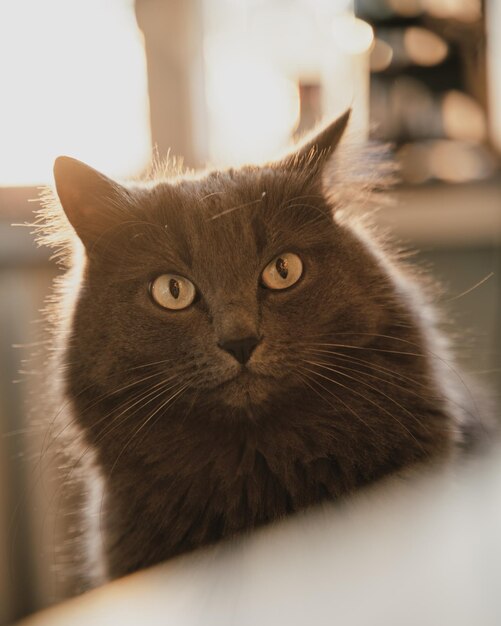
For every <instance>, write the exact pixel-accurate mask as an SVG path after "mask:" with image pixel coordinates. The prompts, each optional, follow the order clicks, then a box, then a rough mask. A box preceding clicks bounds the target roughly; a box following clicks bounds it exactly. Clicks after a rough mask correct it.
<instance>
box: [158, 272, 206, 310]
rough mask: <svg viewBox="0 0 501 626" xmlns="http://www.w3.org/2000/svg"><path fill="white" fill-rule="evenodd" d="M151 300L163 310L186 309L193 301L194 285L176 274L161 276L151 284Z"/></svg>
mask: <svg viewBox="0 0 501 626" xmlns="http://www.w3.org/2000/svg"><path fill="white" fill-rule="evenodd" d="M151 295H152V298H153V300H155V302H156V303H157V304H159V305H160V306H162V307H164V309H172V310H179V309H186V307H189V306H190V304H191V303H192V302H193V300H194V299H195V295H196V289H195V285H194V284H193V283H192V282H191V280H188V279H187V278H184V276H177V275H176V274H162V275H161V276H159V277H158V278H155V280H154V281H153V282H152V283H151Z"/></svg>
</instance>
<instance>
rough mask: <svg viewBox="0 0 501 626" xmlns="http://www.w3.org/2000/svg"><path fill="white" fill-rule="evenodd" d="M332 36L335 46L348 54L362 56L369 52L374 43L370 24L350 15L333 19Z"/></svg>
mask: <svg viewBox="0 0 501 626" xmlns="http://www.w3.org/2000/svg"><path fill="white" fill-rule="evenodd" d="M332 36H333V40H334V43H335V44H336V46H337V47H338V48H339V49H340V50H342V51H343V52H346V53H348V54H363V53H364V52H367V51H368V50H370V48H371V46H372V43H373V41H374V32H373V30H372V27H371V26H370V24H368V23H367V22H364V20H361V19H358V18H357V17H353V16H352V15H340V16H339V17H336V18H335V19H334V21H333V24H332Z"/></svg>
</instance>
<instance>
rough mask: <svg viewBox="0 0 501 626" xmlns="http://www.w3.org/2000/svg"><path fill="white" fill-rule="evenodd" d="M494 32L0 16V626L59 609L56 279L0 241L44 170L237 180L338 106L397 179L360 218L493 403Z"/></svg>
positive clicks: (194, 4)
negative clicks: (383, 151) (233, 167)
mask: <svg viewBox="0 0 501 626" xmlns="http://www.w3.org/2000/svg"><path fill="white" fill-rule="evenodd" d="M500 32H501V2H498V1H497V0H490V1H488V0H485V1H484V2H482V1H481V0H357V1H353V0H287V1H286V0H266V1H265V0H136V1H135V2H134V1H133V0H107V2H102V1H101V0H15V1H13V0H10V1H9V0H0V89H1V97H0V624H3V623H8V622H10V621H12V620H14V619H17V618H19V617H21V616H23V615H26V614H28V613H30V612H32V611H34V610H36V609H38V608H41V607H43V606H47V605H49V604H51V603H53V602H54V601H56V600H58V599H60V598H61V597H63V596H64V595H66V594H68V593H70V591H71V590H70V589H69V588H68V587H67V585H66V586H65V583H64V581H62V580H60V577H59V576H58V566H59V565H60V563H59V562H58V553H57V549H56V537H57V533H58V531H57V528H58V526H60V525H64V524H65V523H66V522H65V513H64V510H63V508H64V507H61V505H60V497H61V493H60V489H58V469H57V461H55V458H54V454H53V452H52V450H51V449H50V448H49V449H47V448H46V446H47V442H46V441H45V440H44V424H45V425H46V424H47V423H48V422H49V421H50V420H51V419H52V418H53V417H54V416H52V415H44V414H40V401H39V398H40V394H41V391H43V389H44V387H45V386H46V385H47V381H48V380H49V379H50V372H49V371H47V370H44V369H43V362H44V358H45V357H44V344H43V339H44V335H43V323H41V322H40V321H39V320H40V318H41V314H40V310H41V309H42V308H43V306H44V300H45V298H46V297H47V295H48V293H49V290H50V284H51V281H52V279H53V278H54V276H56V275H57V271H58V270H57V267H56V266H55V264H54V262H52V261H51V260H50V258H49V256H50V255H49V253H48V251H47V250H43V249H38V248H37V247H36V246H35V245H34V242H33V237H32V235H31V234H30V230H31V229H30V228H29V227H16V228H13V227H12V226H11V225H12V224H13V223H16V224H23V223H25V222H28V223H29V222H31V221H32V220H33V214H32V211H33V209H34V208H36V206H37V205H36V203H33V202H30V200H33V199H35V198H37V196H38V193H39V187H40V186H43V185H45V184H50V183H51V181H52V174H51V168H52V163H53V160H54V158H55V157H56V156H57V155H59V154H68V155H71V156H74V157H76V158H79V159H81V160H84V161H86V162H88V163H89V164H91V165H92V166H94V167H96V168H98V169H100V170H102V171H103V172H105V173H106V174H107V175H109V176H112V177H113V176H114V177H119V178H126V177H128V176H135V175H139V174H140V173H141V172H142V171H144V170H145V169H147V167H148V165H149V164H150V162H151V159H152V155H153V154H157V155H158V156H160V157H165V156H166V155H167V154H168V153H169V152H170V154H172V155H178V156H182V157H183V158H184V162H185V164H186V165H187V166H189V167H195V168H198V167H203V166H204V165H205V164H207V163H210V164H212V165H223V166H224V165H226V164H230V163H232V164H235V163H243V162H247V161H256V162H257V161H259V160H261V159H265V158H269V157H270V156H271V155H273V153H275V152H279V151H282V150H283V149H284V147H285V146H287V145H288V144H289V143H290V142H291V140H293V139H294V138H296V137H298V136H300V135H301V134H303V133H304V132H307V131H308V130H309V129H311V128H312V127H313V126H314V125H315V124H316V123H317V122H318V121H320V120H322V119H323V118H329V117H333V116H335V115H337V114H339V113H341V112H343V111H344V110H345V109H346V108H347V107H348V106H352V107H353V121H352V124H351V128H350V133H351V135H352V140H353V141H364V140H368V141H383V142H391V143H392V144H393V146H394V148H395V153H396V159H397V160H398V163H399V165H400V169H401V182H400V183H399V185H397V187H396V188H395V189H394V190H393V191H392V193H391V196H392V199H393V203H392V204H391V205H390V206H387V207H384V208H382V209H381V210H380V211H379V213H378V214H377V220H379V222H380V223H381V224H382V225H383V226H384V227H388V229H389V230H390V231H391V232H392V233H393V234H394V236H395V237H396V238H397V239H398V240H399V241H401V242H403V243H404V244H405V245H406V246H409V247H410V248H412V249H414V250H417V251H418V252H417V254H416V261H417V262H418V263H420V264H421V265H424V266H425V267H427V268H429V269H430V270H431V272H432V273H433V274H434V275H435V276H436V277H437V278H438V279H439V280H440V281H441V282H442V284H443V286H444V290H443V294H442V295H440V296H437V298H438V301H437V304H438V306H439V307H440V308H441V309H442V310H443V311H444V317H445V319H446V322H447V326H448V328H449V331H450V332H451V334H452V335H453V337H454V339H455V342H456V345H457V349H458V350H457V352H458V358H459V360H460V361H461V363H462V365H463V367H464V369H465V370H466V371H467V372H470V373H472V374H473V375H475V376H476V377H477V378H478V379H480V380H481V381H483V382H484V383H485V385H487V386H488V387H490V389H491V390H492V392H493V395H494V396H495V397H497V392H498V389H499V388H500V386H501V384H500V383H501V330H500V323H499V322H500V313H501V296H500V293H501V287H500V276H501V175H500V153H501V37H500V36H499V33H500ZM45 430H46V428H45ZM42 477H43V478H42Z"/></svg>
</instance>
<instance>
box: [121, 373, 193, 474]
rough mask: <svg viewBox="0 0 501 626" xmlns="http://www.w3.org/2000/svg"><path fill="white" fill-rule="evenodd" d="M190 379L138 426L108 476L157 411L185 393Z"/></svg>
mask: <svg viewBox="0 0 501 626" xmlns="http://www.w3.org/2000/svg"><path fill="white" fill-rule="evenodd" d="M191 380H192V379H190V381H188V382H187V383H186V384H184V385H182V386H181V387H180V388H179V389H178V390H177V391H176V392H174V393H173V394H172V395H170V396H169V398H168V399H167V400H165V401H164V402H162V404H161V405H160V406H159V407H158V408H157V409H155V410H154V411H153V413H151V414H150V415H149V416H148V418H147V419H145V420H144V421H143V423H142V424H141V425H140V426H139V428H138V429H137V430H135V431H134V432H133V433H132V435H131V437H130V438H129V439H128V440H127V442H126V444H125V446H124V447H123V448H122V450H121V452H120V454H119V455H118V456H117V458H116V459H115V462H114V463H113V465H112V467H111V470H110V473H109V476H110V477H111V475H112V474H113V471H114V469H115V467H116V466H117V463H118V461H119V460H120V458H121V456H122V455H123V453H124V452H125V450H126V449H127V447H128V446H129V444H130V443H131V441H132V440H133V439H134V438H135V437H136V436H137V435H138V433H139V432H140V431H141V430H142V429H143V428H144V427H145V426H146V424H148V423H149V422H150V421H151V419H152V418H153V417H154V416H155V415H157V414H158V412H159V411H161V410H162V409H164V408H166V407H167V406H168V405H169V404H171V403H172V401H173V400H174V399H175V398H177V397H178V396H179V394H181V393H182V392H183V391H185V390H186V389H188V387H189V385H190V382H191ZM164 391H165V390H164Z"/></svg>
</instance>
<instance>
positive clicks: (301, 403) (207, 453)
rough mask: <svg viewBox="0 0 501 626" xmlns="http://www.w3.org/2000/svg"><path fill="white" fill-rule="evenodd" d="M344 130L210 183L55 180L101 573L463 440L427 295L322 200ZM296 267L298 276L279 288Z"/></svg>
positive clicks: (124, 568) (277, 513) (457, 385)
mask: <svg viewBox="0 0 501 626" xmlns="http://www.w3.org/2000/svg"><path fill="white" fill-rule="evenodd" d="M346 122H347V116H345V117H344V118H340V120H338V121H337V122H336V123H334V124H333V125H331V126H330V127H329V128H327V130H326V131H324V132H323V133H322V134H321V135H319V136H317V137H316V138H315V139H313V140H312V141H311V142H310V144H308V145H306V146H305V147H303V148H301V149H300V151H298V152H297V153H296V154H294V155H293V156H291V157H289V158H287V159H285V160H283V161H281V162H278V163H274V164H270V165H267V166H265V167H262V168H258V167H249V168H243V169H240V170H235V171H233V170H230V171H226V172H212V173H209V174H207V175H206V176H201V177H198V178H189V177H187V178H184V179H183V178H181V179H176V180H174V179H173V180H172V181H164V182H157V183H154V184H147V185H139V184H137V185H131V186H129V187H127V188H124V187H121V186H118V185H115V184H114V183H112V182H111V181H109V180H108V179H106V178H105V177H102V176H101V175H99V174H98V173H97V172H95V171H94V170H91V169H90V168H87V167H86V166H83V165H82V164H79V163H78V162H75V161H73V160H69V159H66V158H64V159H62V160H61V161H59V163H58V165H57V166H56V183H57V189H58V193H59V196H60V199H61V203H62V205H63V207H64V209H65V212H66V214H67V216H68V218H69V221H70V222H71V224H72V225H73V227H74V228H75V230H76V232H77V233H78V234H79V236H80V238H81V240H82V241H83V243H84V246H85V249H86V255H85V259H84V264H83V269H82V275H81V276H80V277H79V278H78V281H79V284H78V286H77V288H76V291H75V288H74V287H72V288H71V290H72V292H73V295H72V296H71V298H72V300H73V304H72V305H71V316H70V320H69V324H70V325H69V327H68V332H69V337H68V338H67V339H68V341H67V344H66V343H65V346H64V349H63V350H62V360H63V365H64V381H63V382H64V392H65V394H66V395H67V397H68V398H69V399H70V400H71V405H72V411H73V421H74V424H76V428H77V432H78V433H79V435H78V436H79V439H80V441H81V443H80V444H79V445H80V446H84V449H86V448H87V447H88V448H89V449H90V451H91V452H92V455H93V458H94V459H95V471H96V472H97V473H98V474H99V476H100V480H101V481H102V485H103V490H104V491H103V502H102V506H100V510H99V517H100V520H99V527H100V531H101V533H102V536H103V538H104V546H103V548H104V562H105V571H106V576H107V577H110V578H114V577H117V576H120V575H123V574H126V573H128V572H132V571H134V570H137V569H139V568H142V567H145V566H148V565H151V564H154V563H157V562H159V561H162V560H165V559H167V558H169V557H172V556H174V555H177V554H180V553H182V552H186V551H189V550H192V549H194V548H196V547H199V546H202V545H206V544H209V543H213V542H215V541H218V540H220V539H222V538H225V537H229V536H232V535H234V534H235V533H239V532H241V531H244V530H247V529H250V528H253V527H255V526H258V525H261V524H264V523H268V522H271V521H273V520H277V519H280V518H281V517H283V516H285V515H288V514H290V513H292V512H294V511H298V510H301V509H304V508H306V507H309V506H311V505H314V504H317V503H320V502H322V501H324V500H326V499H329V500H330V499H335V498H337V497H339V496H342V495H344V494H347V493H350V492H352V491H354V490H356V489H357V488H358V487H360V486H362V485H365V484H367V483H370V482H373V481H375V480H377V479H379V478H381V477H383V476H385V475H388V474H390V473H393V472H396V471H399V470H403V469H406V468H409V467H413V466H415V465H416V464H419V463H421V462H428V461H433V460H437V461H439V460H440V459H444V458H446V457H447V456H448V455H449V454H450V452H451V451H452V450H453V449H454V447H455V445H456V444H457V443H458V442H459V441H460V439H461V430H462V428H463V424H464V422H465V420H466V419H467V414H468V410H467V408H466V405H467V404H468V400H467V398H466V397H463V392H462V391H461V381H460V380H457V378H456V374H455V373H454V371H453V367H451V366H450V364H449V355H448V354H447V352H446V350H445V348H444V346H443V344H444V342H443V340H442V338H441V336H440V335H439V334H438V332H437V331H436V329H435V327H434V322H433V320H432V319H431V318H430V317H429V315H430V309H429V307H428V305H427V304H426V303H425V299H424V296H423V295H422V294H421V291H420V289H419V287H418V285H417V284H416V280H415V279H414V278H413V277H412V276H411V275H410V273H408V269H406V268H405V267H404V266H403V265H399V263H398V262H397V261H395V260H392V259H390V257H389V256H388V254H387V253H386V252H384V251H383V249H382V248H381V247H380V246H379V245H378V244H377V242H376V241H375V240H374V239H373V238H372V236H371V235H370V234H369V233H368V231H366V230H364V229H363V228H362V226H360V224H358V223H356V222H353V223H350V221H349V220H348V221H343V220H341V219H338V218H337V217H336V216H335V213H334V217H333V209H335V208H336V207H335V206H332V203H330V202H329V201H328V200H327V199H326V198H325V194H324V193H323V191H322V181H321V179H322V171H323V167H324V163H325V162H326V161H327V158H328V156H329V154H330V152H331V150H332V149H333V148H334V147H335V145H336V144H337V142H338V140H339V138H340V136H341V134H342V132H343V130H344V127H345V125H346ZM287 255H289V256H287ZM283 258H286V260H287V259H289V262H290V263H292V262H297V258H299V259H300V263H301V264H300V266H298V267H300V269H301V273H300V276H299V278H297V280H296V282H294V284H292V285H291V286H288V287H287V288H284V289H282V288H280V287H278V288H269V286H267V285H266V284H265V283H266V281H267V275H266V273H265V272H266V271H268V270H267V268H269V267H271V271H272V274H273V276H272V278H273V280H278V281H280V276H282V275H280V276H279V275H278V274H277V271H279V272H280V268H282V269H283ZM277 259H278V260H277ZM275 261H276V262H275ZM279 262H280V263H282V265H279ZM273 263H275V265H273ZM291 267H292V266H291V265H290V266H289V268H291ZM287 271H289V270H286V271H285V272H284V275H286V274H287ZM298 272H299V270H298ZM162 276H168V277H171V278H169V280H170V282H169V283H168V285H169V287H168V289H170V292H165V293H164V292H161V297H162V298H164V299H165V298H166V297H168V298H170V300H172V298H173V297H174V298H175V299H179V298H181V297H183V294H181V295H180V294H179V288H180V283H179V282H177V283H176V282H174V283H173V282H172V281H173V280H174V279H173V278H172V276H174V277H175V279H176V280H177V279H180V280H181V287H182V288H183V289H184V286H183V285H184V283H183V282H182V280H183V277H185V278H186V279H188V281H187V282H188V283H189V285H188V286H189V288H190V289H191V288H192V287H191V286H192V284H193V285H194V286H195V287H194V289H195V291H194V293H196V295H195V296H194V300H193V302H190V303H189V305H188V306H186V307H185V308H182V309H180V310H172V309H169V308H166V307H165V306H164V305H163V304H162V305H159V300H158V298H157V296H156V295H155V293H156V292H155V289H157V290H158V284H159V283H158V282H157V279H158V277H162ZM277 276H278V278H277ZM176 277H177V278H176ZM282 278H283V276H282ZM284 280H285V279H284ZM263 281H264V282H263ZM284 284H285V283H284ZM173 289H174V291H173ZM188 295H189V294H188ZM155 298H157V299H156V300H155ZM160 302H164V300H160ZM81 450H82V448H80V449H79V450H78V451H77V452H76V455H77V456H78V454H81ZM89 480H91V481H92V480H94V478H93V477H92V475H91V476H90V477H89Z"/></svg>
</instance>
